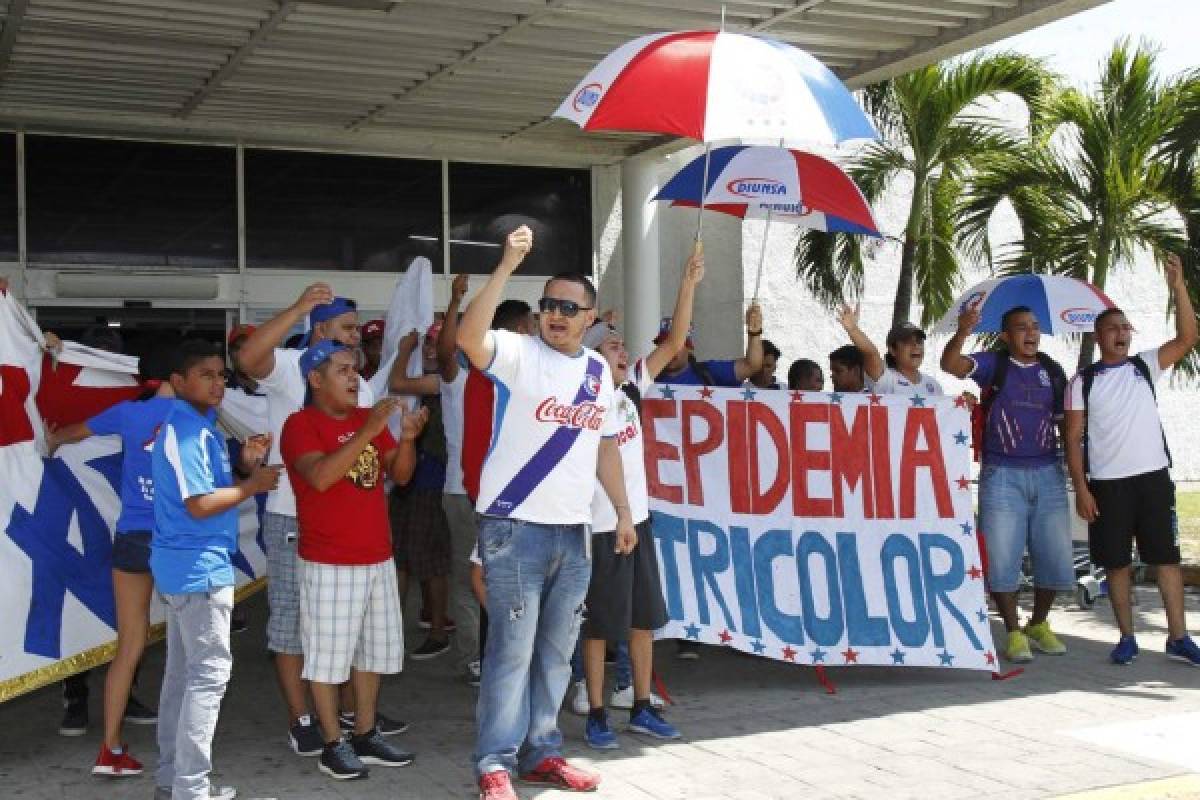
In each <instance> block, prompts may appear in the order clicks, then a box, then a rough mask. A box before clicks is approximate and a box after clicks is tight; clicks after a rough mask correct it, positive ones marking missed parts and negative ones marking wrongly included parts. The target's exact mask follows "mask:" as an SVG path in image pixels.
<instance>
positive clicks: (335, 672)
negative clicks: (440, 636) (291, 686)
mask: <svg viewBox="0 0 1200 800" xmlns="http://www.w3.org/2000/svg"><path fill="white" fill-rule="evenodd" d="M298 560H299V562H300V637H301V639H302V641H303V642H304V672H303V677H304V679H305V680H309V681H316V682H317V683H335V684H336V683H344V682H346V681H347V680H349V678H350V668H351V667H353V668H354V669H356V670H358V671H359V672H377V673H380V674H385V675H386V674H390V673H394V672H399V671H400V668H401V667H402V666H403V664H404V623H403V620H402V619H401V616H400V594H399V591H398V590H397V588H396V568H395V566H394V565H393V564H392V560H391V559H390V558H389V559H388V560H387V561H381V562H379V563H378V564H368V565H365V566H348V565H344V564H320V563H317V562H315V561H305V560H304V559H302V558H301V559H298Z"/></svg>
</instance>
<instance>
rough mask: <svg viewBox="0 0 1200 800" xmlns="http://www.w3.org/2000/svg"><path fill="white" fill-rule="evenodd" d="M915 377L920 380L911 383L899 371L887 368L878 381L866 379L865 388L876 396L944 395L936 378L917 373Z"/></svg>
mask: <svg viewBox="0 0 1200 800" xmlns="http://www.w3.org/2000/svg"><path fill="white" fill-rule="evenodd" d="M917 375H918V377H919V378H920V380H918V381H917V382H916V383H913V382H912V381H910V380H909V379H908V378H906V377H904V373H902V372H900V370H898V369H894V368H892V367H888V368H887V369H885V370H884V371H883V374H882V375H880V376H879V380H877V381H873V380H871V379H870V377H868V378H867V388H868V389H870V390H871V391H873V392H876V393H878V394H926V395H939V394H945V391H943V390H942V385H941V384H940V383H938V380H937V378H935V377H933V376H932V375H926V374H925V373H924V372H918V373H917Z"/></svg>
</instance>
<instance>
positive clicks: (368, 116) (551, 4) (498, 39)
mask: <svg viewBox="0 0 1200 800" xmlns="http://www.w3.org/2000/svg"><path fill="white" fill-rule="evenodd" d="M566 2H567V0H546V2H545V5H544V6H543V7H542V8H541V9H540V10H538V11H536V12H534V13H532V14H529V15H527V16H524V17H520V18H519V19H518V20H517V21H516V22H515V23H513V24H512V25H509V26H508V27H507V28H504V29H503V30H501V31H500V32H499V33H497V34H495V35H493V36H490V37H488V38H487V39H486V40H484V41H483V42H480V43H479V44H477V45H475V46H474V47H472V48H471V49H470V50H467V51H466V52H464V53H463V54H462V55H460V56H459V57H458V59H456V60H455V61H452V62H451V63H449V64H446V65H443V66H442V67H440V68H438V69H437V70H435V71H434V72H432V73H430V75H429V77H427V78H425V80H423V81H418V82H417V83H415V84H414V85H413V86H411V87H410V88H408V89H406V90H405V91H403V92H400V93H399V94H396V95H393V96H392V99H391V100H390V101H388V102H387V103H382V104H380V105H377V106H375V107H374V108H372V109H371V110H370V111H368V112H366V113H365V114H363V115H362V116H361V117H359V118H358V119H356V120H354V121H352V122H351V123H350V124H349V125H347V126H346V127H347V129H348V130H352V131H353V130H358V129H359V128H361V127H362V126H364V125H367V124H369V123H370V122H371V120H372V119H374V118H375V117H377V116H379V115H380V114H382V113H383V112H384V111H385V110H387V109H388V108H389V107H390V106H392V105H394V104H395V103H398V102H400V101H401V100H403V99H404V98H406V97H411V96H412V95H413V94H415V93H417V92H420V91H423V90H424V89H426V88H428V87H429V86H433V85H436V84H437V83H438V82H440V81H442V80H444V79H445V78H447V77H448V76H450V75H453V74H454V71H455V69H456V68H458V67H460V66H462V65H463V64H467V63H469V62H471V61H473V60H474V59H475V58H476V57H478V56H479V54H481V53H486V52H487V51H488V50H491V49H493V48H494V47H496V46H498V45H500V44H503V43H504V41H505V40H506V39H507V38H508V37H509V36H510V35H511V34H513V33H514V32H516V31H521V30H524V29H525V28H528V27H529V26H531V25H533V23H535V22H536V21H537V20H539V19H542V18H543V17H547V16H549V15H551V14H553V13H555V12H557V11H558V9H559V8H560V7H561V6H563V5H564V4H565V3H566Z"/></svg>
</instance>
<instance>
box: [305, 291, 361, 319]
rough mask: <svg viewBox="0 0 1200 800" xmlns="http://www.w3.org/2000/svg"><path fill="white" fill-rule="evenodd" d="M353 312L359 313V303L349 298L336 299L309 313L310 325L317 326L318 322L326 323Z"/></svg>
mask: <svg viewBox="0 0 1200 800" xmlns="http://www.w3.org/2000/svg"><path fill="white" fill-rule="evenodd" d="M352 311H358V303H355V302H354V301H353V300H351V299H350V298H349V297H335V298H333V300H331V301H330V302H328V303H325V304H323V305H319V306H316V307H315V308H313V310H312V311H310V312H308V324H309V325H316V324H317V323H318V322H325V321H326V320H330V319H333V318H334V317H340V316H341V315H342V314H348V313H350V312H352Z"/></svg>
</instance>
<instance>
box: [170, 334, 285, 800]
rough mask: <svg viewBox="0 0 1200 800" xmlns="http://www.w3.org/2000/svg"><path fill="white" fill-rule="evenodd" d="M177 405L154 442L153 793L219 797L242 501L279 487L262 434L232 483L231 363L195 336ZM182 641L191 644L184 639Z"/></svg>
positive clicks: (223, 792)
mask: <svg viewBox="0 0 1200 800" xmlns="http://www.w3.org/2000/svg"><path fill="white" fill-rule="evenodd" d="M171 388H172V389H173V390H174V391H175V397H176V398H177V399H176V400H175V401H174V404H173V406H172V408H171V410H170V411H169V412H168V414H167V417H166V419H165V421H164V422H163V424H162V427H161V428H160V429H159V431H158V435H157V436H156V437H155V440H154V452H153V455H152V470H151V473H152V476H153V480H154V521H155V529H154V536H153V540H152V545H151V553H150V571H151V572H152V573H153V575H154V583H155V585H156V586H157V587H158V591H159V592H160V593H161V594H162V596H163V600H164V601H165V602H166V605H167V664H166V669H165V670H164V675H163V684H162V694H161V696H160V698H159V720H158V751H159V765H158V774H157V776H156V781H155V782H156V784H157V786H158V789H157V793H158V794H157V795H156V797H171V798H174V800H184V798H187V800H192V799H193V798H209V797H210V796H211V797H215V798H223V799H224V800H231V798H233V797H235V796H236V794H237V792H236V791H235V790H234V789H232V788H229V787H224V788H221V789H219V790H217V791H215V792H210V786H209V781H208V774H209V772H210V771H211V770H212V737H213V731H214V730H215V728H216V726H217V714H218V712H219V709H220V703H221V698H222V697H223V696H224V694H225V685H226V683H227V682H228V680H229V672H230V669H231V667H232V666H233V655H232V653H230V651H229V617H230V614H231V613H232V611H233V585H234V574H233V562H232V556H233V553H234V552H236V551H237V541H238V512H237V506H238V505H239V504H240V503H241V502H242V501H243V500H246V499H247V498H250V497H253V496H254V495H256V494H258V493H259V492H265V491H269V490H271V489H273V488H275V485H276V483H277V482H278V480H279V470H280V468H279V467H267V466H263V465H262V464H261V463H259V462H260V461H261V459H262V457H263V455H264V454H265V452H266V450H265V447H264V446H263V441H262V440H261V439H255V440H253V441H251V442H248V443H247V445H246V447H245V448H243V451H242V460H243V463H244V464H245V463H249V464H253V467H252V468H251V469H250V470H249V477H248V478H246V479H245V480H242V481H238V482H236V483H235V482H234V479H233V474H232V471H231V468H230V463H229V452H228V450H227V448H226V444H225V437H224V436H223V435H222V434H221V433H220V432H219V431H218V430H217V428H216V418H217V412H216V409H217V406H218V405H219V404H220V402H221V398H222V397H223V396H224V394H225V363H224V359H223V358H222V357H221V353H220V351H219V350H217V349H216V348H215V347H214V346H213V345H212V344H210V343H208V342H204V341H200V340H189V341H186V342H184V343H183V344H181V345H180V347H179V349H178V351H177V352H176V354H175V359H174V361H173V364H172V366H171ZM185 643H186V644H185Z"/></svg>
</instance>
